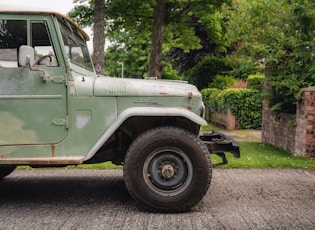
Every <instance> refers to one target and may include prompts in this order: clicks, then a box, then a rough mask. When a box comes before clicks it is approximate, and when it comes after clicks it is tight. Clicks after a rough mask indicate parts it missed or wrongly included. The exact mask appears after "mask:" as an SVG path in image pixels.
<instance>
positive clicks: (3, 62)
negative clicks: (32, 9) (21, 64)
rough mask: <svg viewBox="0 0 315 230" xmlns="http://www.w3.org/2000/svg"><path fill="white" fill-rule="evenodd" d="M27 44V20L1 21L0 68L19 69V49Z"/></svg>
mask: <svg viewBox="0 0 315 230" xmlns="http://www.w3.org/2000/svg"><path fill="white" fill-rule="evenodd" d="M26 44H27V21H26V20H6V19H0V67H17V66H18V63H17V59H18V53H17V52H18V48H19V47H20V46H21V45H26Z"/></svg>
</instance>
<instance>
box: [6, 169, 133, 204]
mask: <svg viewBox="0 0 315 230" xmlns="http://www.w3.org/2000/svg"><path fill="white" fill-rule="evenodd" d="M35 171H37V170H34V171H33V172H28V171H25V172H22V171H20V172H18V173H17V175H16V174H15V172H14V173H13V174H12V175H10V176H9V177H7V178H4V179H2V180H1V181H0V203H1V204H5V205H10V204H13V203H20V204H21V203H23V204H25V205H28V204H32V205H34V204H38V205H40V204H47V203H54V204H58V203H59V204H60V205H73V204H75V205H85V204H86V203H98V204H99V203H106V205H108V204H109V203H113V202H114V203H115V204H116V205H117V203H118V204H119V203H121V204H125V203H126V202H129V203H130V202H132V201H133V199H132V198H131V196H130V195H129V193H128V191H127V189H126V186H125V183H124V179H123V176H122V175H120V176H117V175H115V176H114V175H111V174H110V173H109V175H106V173H105V172H102V173H101V175H85V174H84V171H85V170H81V171H80V170H76V172H71V173H69V174H67V173H66V175H64V176H60V175H57V173H56V172H58V170H47V172H44V175H42V174H43V171H44V170H41V173H39V174H38V175H37V174H36V172H35ZM69 171H71V170H69ZM96 171H101V170H96ZM80 173H82V175H80ZM75 174H76V175H75Z"/></svg>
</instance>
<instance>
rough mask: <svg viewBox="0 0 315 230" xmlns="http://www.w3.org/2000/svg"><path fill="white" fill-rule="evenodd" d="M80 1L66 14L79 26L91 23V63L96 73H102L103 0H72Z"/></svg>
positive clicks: (104, 12) (103, 38) (103, 42)
mask: <svg viewBox="0 0 315 230" xmlns="http://www.w3.org/2000/svg"><path fill="white" fill-rule="evenodd" d="M73 2H74V3H80V5H77V6H75V7H74V9H72V10H71V11H70V12H69V13H68V16H69V17H70V18H72V19H73V20H74V21H76V22H77V23H78V24H79V25H81V26H91V25H92V24H93V33H94V36H93V56H92V57H93V63H94V67H95V71H96V73H98V74H104V72H105V71H104V69H105V68H104V55H105V51H104V48H105V16H106V11H105V0H74V1H73Z"/></svg>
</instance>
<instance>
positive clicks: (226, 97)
mask: <svg viewBox="0 0 315 230" xmlns="http://www.w3.org/2000/svg"><path fill="white" fill-rule="evenodd" d="M205 92H206V90H205ZM207 92H208V93H209V92H212V94H210V95H209V96H208V97H207V98H208V101H207V100H206V105H207V106H209V110H210V111H212V112H226V111H227V109H230V110H231V111H232V113H233V114H234V115H235V116H236V119H237V120H238V121H239V122H240V124H241V126H242V128H243V129H259V128H260V127H261V113H262V97H261V94H260V92H259V91H258V90H254V89H244V88H239V89H225V90H222V91H216V90H213V89H211V90H210V89H208V91H207Z"/></svg>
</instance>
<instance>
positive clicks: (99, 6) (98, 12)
mask: <svg viewBox="0 0 315 230" xmlns="http://www.w3.org/2000/svg"><path fill="white" fill-rule="evenodd" d="M93 14H94V15H93V16H94V25H93V33H94V37H93V63H94V68H95V71H96V73H98V74H104V71H105V68H104V63H105V60H104V58H105V51H104V48H105V1H104V0H95V7H94V13H93Z"/></svg>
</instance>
